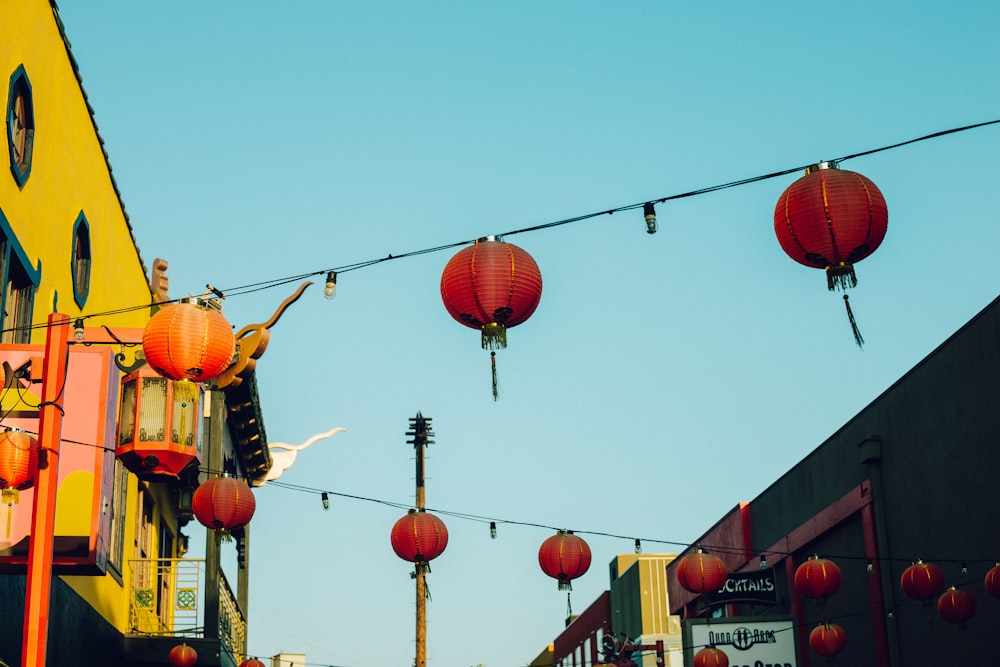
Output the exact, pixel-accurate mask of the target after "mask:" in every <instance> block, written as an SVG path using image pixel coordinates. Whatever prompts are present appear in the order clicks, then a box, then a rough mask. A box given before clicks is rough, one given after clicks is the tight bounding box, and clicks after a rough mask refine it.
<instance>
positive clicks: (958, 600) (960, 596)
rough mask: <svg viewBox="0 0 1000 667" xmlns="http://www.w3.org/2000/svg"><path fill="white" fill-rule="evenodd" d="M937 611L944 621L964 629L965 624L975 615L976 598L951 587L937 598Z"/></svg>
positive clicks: (967, 592)
mask: <svg viewBox="0 0 1000 667" xmlns="http://www.w3.org/2000/svg"><path fill="white" fill-rule="evenodd" d="M937 610H938V614H940V615H941V618H943V619H944V620H946V621H948V622H949V623H957V624H959V625H961V626H963V627H964V625H965V622H966V621H968V620H969V619H970V618H972V617H973V616H975V614H976V597H975V596H974V595H973V594H972V593H970V592H969V591H963V590H959V589H957V588H955V587H954V586H952V587H951V588H949V589H948V590H946V591H945V592H944V593H942V595H941V597H939V598H938V601H937Z"/></svg>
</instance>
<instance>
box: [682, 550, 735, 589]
mask: <svg viewBox="0 0 1000 667" xmlns="http://www.w3.org/2000/svg"><path fill="white" fill-rule="evenodd" d="M728 578H729V571H728V570H727V569H726V565H725V563H723V562H722V559H721V558H719V557H718V556H713V555H712V554H709V553H705V552H704V551H703V550H701V549H698V551H697V552H695V553H690V554H688V555H686V556H684V557H683V558H681V560H680V562H679V563H678V564H677V583H679V584H680V585H681V586H683V587H684V589H685V590H687V591H690V592H691V593H697V594H698V595H702V594H704V593H711V592H713V591H717V590H719V589H720V588H722V585H723V584H724V583H726V579H728Z"/></svg>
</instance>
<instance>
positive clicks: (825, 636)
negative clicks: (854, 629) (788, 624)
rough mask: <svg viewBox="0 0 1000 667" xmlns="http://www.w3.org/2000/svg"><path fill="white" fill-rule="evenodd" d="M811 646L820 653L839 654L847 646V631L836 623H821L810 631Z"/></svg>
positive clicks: (826, 654)
mask: <svg viewBox="0 0 1000 667" xmlns="http://www.w3.org/2000/svg"><path fill="white" fill-rule="evenodd" d="M809 646H810V647H811V648H812V650H813V651H815V652H816V653H819V654H820V655H825V656H834V655H837V654H838V653H840V652H841V651H843V650H844V649H845V648H847V633H846V632H844V628H842V627H840V626H839V625H837V624H836V623H821V624H820V625H817V626H816V627H815V628H813V630H812V632H810V633H809Z"/></svg>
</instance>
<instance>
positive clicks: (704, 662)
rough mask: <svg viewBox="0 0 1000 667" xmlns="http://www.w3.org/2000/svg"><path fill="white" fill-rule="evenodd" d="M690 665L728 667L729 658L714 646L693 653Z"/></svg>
mask: <svg viewBox="0 0 1000 667" xmlns="http://www.w3.org/2000/svg"><path fill="white" fill-rule="evenodd" d="M691 664H692V665H693V666H694V667H729V656H727V655H726V654H725V653H724V652H723V651H721V650H719V649H717V648H715V647H714V646H709V647H707V648H703V649H701V650H700V651H698V652H697V653H695V654H694V660H692V661H691Z"/></svg>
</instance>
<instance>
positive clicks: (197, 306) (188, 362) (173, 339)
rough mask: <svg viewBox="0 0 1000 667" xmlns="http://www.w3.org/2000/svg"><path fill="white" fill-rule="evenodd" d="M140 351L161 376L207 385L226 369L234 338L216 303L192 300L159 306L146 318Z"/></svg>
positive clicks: (231, 355) (233, 348) (233, 351)
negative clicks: (148, 318) (147, 320)
mask: <svg viewBox="0 0 1000 667" xmlns="http://www.w3.org/2000/svg"><path fill="white" fill-rule="evenodd" d="M142 350H143V354H144V355H145V357H146V363H147V364H149V366H150V367H151V368H152V369H153V370H155V371H156V372H157V373H159V374H160V375H162V376H163V377H167V378H170V379H172V380H193V381H195V382H208V381H209V380H214V379H215V378H217V377H219V376H220V375H222V373H223V372H224V371H225V370H226V369H227V368H229V364H230V362H231V361H232V359H233V354H234V353H235V351H236V337H235V335H234V334H233V329H232V327H231V326H230V325H229V322H227V321H226V318H225V317H223V316H222V313H221V312H220V311H219V307H218V305H217V304H216V302H214V301H209V300H202V299H196V298H192V299H189V300H185V301H181V302H180V303H173V304H170V305H167V306H163V307H161V308H160V309H159V310H158V311H157V312H156V314H155V315H153V317H151V318H150V320H149V322H148V323H147V324H146V328H145V330H144V331H143V334H142Z"/></svg>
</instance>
